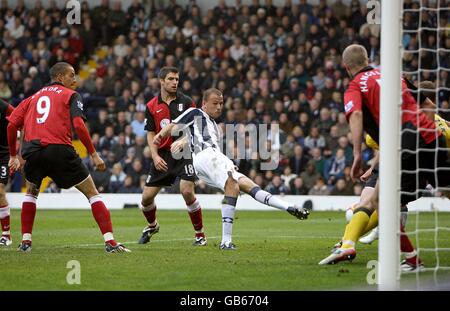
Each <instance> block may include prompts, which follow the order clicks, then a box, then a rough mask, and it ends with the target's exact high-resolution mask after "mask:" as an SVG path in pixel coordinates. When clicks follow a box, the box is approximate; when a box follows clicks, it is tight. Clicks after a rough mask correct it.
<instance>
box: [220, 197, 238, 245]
mask: <svg viewBox="0 0 450 311" xmlns="http://www.w3.org/2000/svg"><path fill="white" fill-rule="evenodd" d="M236 202H237V198H234V197H229V196H225V197H224V200H223V203H222V243H221V244H228V243H231V236H232V233H233V221H234V213H235V211H236Z"/></svg>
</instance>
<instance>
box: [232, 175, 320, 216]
mask: <svg viewBox="0 0 450 311" xmlns="http://www.w3.org/2000/svg"><path fill="white" fill-rule="evenodd" d="M239 188H240V189H241V190H242V191H244V192H245V193H248V194H250V195H251V196H252V197H253V198H254V199H255V200H256V201H258V202H260V203H262V204H265V205H268V206H271V207H275V208H278V209H281V210H284V211H287V212H288V213H289V214H291V215H292V216H294V217H296V218H298V219H301V220H303V219H307V218H308V215H309V210H310V209H312V202H311V201H309V200H307V201H305V202H304V204H303V205H304V207H300V206H297V205H294V204H292V203H289V202H286V201H284V200H281V199H279V198H277V197H275V196H273V195H272V194H270V193H269V192H267V191H265V190H262V189H261V188H260V187H259V186H258V185H257V184H255V183H254V182H253V181H252V180H251V179H250V178H248V177H247V176H243V177H241V178H239Z"/></svg>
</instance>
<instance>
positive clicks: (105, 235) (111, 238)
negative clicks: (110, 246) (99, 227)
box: [103, 232, 114, 242]
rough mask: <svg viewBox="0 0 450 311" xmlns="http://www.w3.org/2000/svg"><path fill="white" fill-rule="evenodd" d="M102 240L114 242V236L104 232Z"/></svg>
mask: <svg viewBox="0 0 450 311" xmlns="http://www.w3.org/2000/svg"><path fill="white" fill-rule="evenodd" d="M103 238H104V239H105V242H107V241H111V240H114V235H113V234H112V232H106V233H105V234H104V235H103Z"/></svg>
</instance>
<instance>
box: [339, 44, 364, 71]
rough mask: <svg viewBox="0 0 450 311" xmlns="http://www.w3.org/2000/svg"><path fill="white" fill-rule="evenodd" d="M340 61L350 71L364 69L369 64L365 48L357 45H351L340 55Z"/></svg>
mask: <svg viewBox="0 0 450 311" xmlns="http://www.w3.org/2000/svg"><path fill="white" fill-rule="evenodd" d="M342 61H343V62H344V64H345V65H347V66H348V67H349V68H350V69H354V68H360V67H366V66H367V65H368V64H369V57H368V56H367V51H366V48H365V47H363V46H362V45H359V44H352V45H349V46H347V47H346V48H345V50H344V52H343V53H342Z"/></svg>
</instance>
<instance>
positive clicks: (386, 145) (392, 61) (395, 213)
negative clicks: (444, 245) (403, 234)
mask: <svg viewBox="0 0 450 311" xmlns="http://www.w3.org/2000/svg"><path fill="white" fill-rule="evenodd" d="M402 2H403V1H388V0H383V1H382V3H381V47H380V49H381V51H380V53H381V54H380V61H381V83H380V85H381V91H380V92H381V94H380V197H379V227H380V238H379V244H378V289H379V290H396V289H398V288H399V280H400V242H399V235H398V233H399V232H400V195H399V191H400V169H401V166H400V133H401V128H400V107H401V106H400V105H401V82H400V81H401V71H402V62H401V49H402V46H401V28H402V18H401V16H402V15H401V12H402V11H401V6H402Z"/></svg>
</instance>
